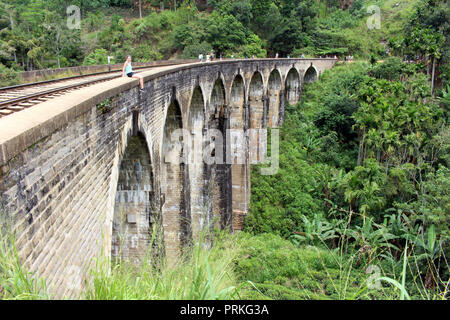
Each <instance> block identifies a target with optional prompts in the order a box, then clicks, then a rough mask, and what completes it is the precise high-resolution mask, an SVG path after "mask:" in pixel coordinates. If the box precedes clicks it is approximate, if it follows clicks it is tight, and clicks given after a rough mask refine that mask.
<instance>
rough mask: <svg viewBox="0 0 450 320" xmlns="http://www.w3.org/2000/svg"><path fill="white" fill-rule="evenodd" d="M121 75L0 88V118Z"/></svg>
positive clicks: (103, 73) (118, 72) (75, 78)
mask: <svg viewBox="0 0 450 320" xmlns="http://www.w3.org/2000/svg"><path fill="white" fill-rule="evenodd" d="M167 65H174V64H160V65H153V66H145V67H135V68H134V69H135V70H141V71H142V70H146V69H152V68H156V67H162V66H167ZM121 76H122V71H110V72H99V73H94V74H87V75H81V76H73V77H68V78H62V79H55V80H48V81H41V82H34V83H27V84H21V85H16V86H11V87H3V88H0V118H2V117H6V116H8V115H11V114H13V113H15V112H19V111H22V110H24V109H26V108H30V107H32V106H34V105H36V104H39V103H42V102H45V101H47V100H50V99H53V98H56V97H59V96H62V95H64V94H66V93H68V92H71V91H74V90H78V89H81V88H84V87H88V86H91V85H93V84H96V83H99V82H104V81H109V80H112V79H116V78H119V77H121Z"/></svg>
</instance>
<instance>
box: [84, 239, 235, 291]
mask: <svg viewBox="0 0 450 320" xmlns="http://www.w3.org/2000/svg"><path fill="white" fill-rule="evenodd" d="M203 239H204V238H203V237H202V238H201V239H200V241H199V242H198V243H197V244H196V245H194V246H192V247H191V248H190V249H188V250H187V251H186V252H185V253H184V254H183V256H182V257H181V258H180V260H179V261H178V262H177V263H175V264H173V265H172V264H168V263H167V262H166V261H164V260H163V261H161V262H157V261H155V262H154V263H153V262H152V258H151V257H150V258H149V259H146V260H147V261H145V262H143V263H142V264H141V265H139V266H137V265H133V264H131V263H129V262H127V261H119V262H117V263H115V264H113V265H112V267H111V268H110V267H109V266H110V261H109V260H108V259H101V260H98V261H97V264H96V267H95V268H94V269H93V270H92V271H91V281H92V283H91V284H90V285H89V286H88V287H87V289H86V292H85V293H84V298H86V299H94V300H97V299H101V300H116V299H124V300H128V299H144V300H161V299H162V300H178V299H186V300H205V299H207V300H217V299H220V300H222V299H235V298H238V297H239V288H238V287H237V286H236V285H235V283H236V279H235V277H234V273H233V261H234V258H235V257H236V254H237V252H238V246H237V245H236V243H235V241H233V236H231V235H230V236H227V237H225V238H224V239H222V240H220V241H218V242H217V243H216V245H214V246H213V247H212V248H208V245H207V244H206V243H205V242H204V241H203ZM109 270H110V271H109Z"/></svg>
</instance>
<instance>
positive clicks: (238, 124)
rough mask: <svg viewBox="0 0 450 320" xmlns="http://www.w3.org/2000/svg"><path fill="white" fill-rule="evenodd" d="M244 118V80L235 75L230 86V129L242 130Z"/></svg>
mask: <svg viewBox="0 0 450 320" xmlns="http://www.w3.org/2000/svg"><path fill="white" fill-rule="evenodd" d="M245 118H246V117H245V83H244V78H243V77H242V76H241V75H240V74H237V75H236V76H235V77H234V79H233V82H232V84H231V94H230V128H231V129H241V128H244V125H245Z"/></svg>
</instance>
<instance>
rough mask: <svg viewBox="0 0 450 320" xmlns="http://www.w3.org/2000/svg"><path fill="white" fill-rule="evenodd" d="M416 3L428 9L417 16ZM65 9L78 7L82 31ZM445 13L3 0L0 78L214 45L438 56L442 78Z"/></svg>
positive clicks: (355, 5)
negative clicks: (374, 24)
mask: <svg viewBox="0 0 450 320" xmlns="http://www.w3.org/2000/svg"><path fill="white" fill-rule="evenodd" d="M416 3H418V5H419V6H423V7H424V8H425V9H424V10H422V9H420V10H419V11H418V12H422V11H423V12H428V11H429V12H428V16H427V17H426V18H423V17H422V16H421V15H419V16H417V18H416V20H414V21H413V20H410V16H411V14H412V13H413V12H414V10H415V5H416ZM139 4H140V6H139ZM70 5H76V6H78V7H79V8H80V18H81V21H80V24H79V28H77V24H76V20H74V19H75V14H74V11H71V9H68V8H70V7H69V6H70ZM371 5H376V6H378V8H380V12H379V13H380V19H381V25H380V28H372V29H369V28H368V26H367V23H368V21H369V20H370V19H371V17H372V16H374V15H376V14H377V11H376V10H374V9H370V6H371ZM424 14H425V13H424ZM448 18H449V17H448V2H447V1H446V0H445V1H443V0H426V1H407V0H396V1H394V0H377V1H373V2H370V1H364V0H354V1H330V0H327V1H318V0H302V1H297V0H207V1H206V0H196V1H194V0H184V1H182V0H179V1H167V0H164V1H159V0H158V1H157V0H141V1H132V0H95V1H86V0H71V1H68V0H56V1H54V0H52V1H50V0H1V1H0V70H1V74H2V77H1V79H0V81H1V82H2V83H3V84H12V83H16V82H18V81H20V79H17V74H16V72H17V71H23V70H35V69H43V68H55V67H67V66H78V65H80V64H84V65H90V64H104V63H106V62H107V56H113V57H114V61H115V62H122V61H124V59H125V56H126V55H127V54H131V55H133V57H134V60H135V61H149V60H156V59H170V58H197V57H198V55H199V53H200V52H203V53H204V54H205V53H206V52H209V51H210V50H211V49H213V50H214V51H215V53H216V56H217V57H219V56H220V55H222V56H223V57H224V58H225V57H230V56H231V55H232V54H233V55H234V56H235V57H241V58H245V57H251V56H252V55H255V56H256V57H266V56H269V57H273V56H275V53H279V56H280V57H286V56H288V55H289V56H290V57H295V56H297V57H300V56H301V55H302V54H304V55H305V56H325V55H329V56H334V55H337V56H339V57H341V58H342V57H343V56H345V55H351V56H354V57H355V58H364V59H369V58H373V59H381V58H385V57H387V56H388V55H391V54H401V55H404V54H412V55H414V56H416V55H419V56H420V57H421V60H423V61H426V63H428V60H427V59H429V58H430V59H433V58H435V59H437V61H436V62H437V69H439V72H440V73H441V74H442V73H446V74H448V71H444V70H441V69H442V68H440V65H441V64H442V61H448V50H442V49H443V48H448V40H446V39H444V38H445V37H444V36H443V35H445V34H447V33H448ZM370 21H372V20H370ZM408 21H409V22H408ZM406 22H408V23H407V24H406ZM381 26H382V27H381ZM69 27H71V28H69ZM443 39H444V40H445V41H444V42H445V43H444V44H442V43H441V42H442V41H443ZM422 56H425V58H424V59H422ZM114 61H113V62H114Z"/></svg>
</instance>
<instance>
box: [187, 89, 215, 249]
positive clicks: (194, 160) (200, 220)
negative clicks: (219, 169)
mask: <svg viewBox="0 0 450 320" xmlns="http://www.w3.org/2000/svg"><path fill="white" fill-rule="evenodd" d="M187 126H188V128H187V129H188V131H189V137H188V139H190V141H189V143H188V150H187V151H188V154H187V158H188V173H189V188H190V212H191V223H192V225H191V228H192V238H193V240H194V241H198V240H199V238H200V232H201V231H202V230H203V229H204V228H205V227H207V226H208V225H209V224H210V223H211V222H210V221H209V219H208V218H209V215H208V212H207V208H206V203H205V202H206V199H205V192H206V191H205V185H204V184H205V183H204V182H205V181H206V180H207V177H206V171H207V168H206V165H205V163H204V161H203V134H204V128H205V100H204V96H203V92H202V89H201V87H200V86H196V87H195V88H194V90H193V92H192V96H191V101H190V107H189V115H188V123H187Z"/></svg>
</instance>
